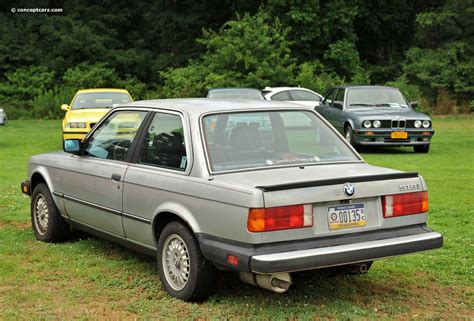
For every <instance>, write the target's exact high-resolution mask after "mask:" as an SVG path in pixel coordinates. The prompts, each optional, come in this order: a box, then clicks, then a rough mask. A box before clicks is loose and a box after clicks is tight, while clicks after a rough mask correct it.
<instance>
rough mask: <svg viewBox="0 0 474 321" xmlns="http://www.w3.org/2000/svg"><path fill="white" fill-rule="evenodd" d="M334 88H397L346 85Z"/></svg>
mask: <svg viewBox="0 0 474 321" xmlns="http://www.w3.org/2000/svg"><path fill="white" fill-rule="evenodd" d="M334 88H340V89H349V88H395V87H392V86H383V85H344V86H335V87H334ZM395 89H396V88H395Z"/></svg>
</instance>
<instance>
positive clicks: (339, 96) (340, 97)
mask: <svg viewBox="0 0 474 321" xmlns="http://www.w3.org/2000/svg"><path fill="white" fill-rule="evenodd" d="M336 101H340V102H343V101H344V89H339V91H338V92H337V95H336Z"/></svg>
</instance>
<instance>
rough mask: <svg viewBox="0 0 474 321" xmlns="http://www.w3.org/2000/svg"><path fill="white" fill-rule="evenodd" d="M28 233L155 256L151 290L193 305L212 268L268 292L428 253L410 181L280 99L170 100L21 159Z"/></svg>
mask: <svg viewBox="0 0 474 321" xmlns="http://www.w3.org/2000/svg"><path fill="white" fill-rule="evenodd" d="M21 188H22V191H23V193H25V194H27V195H30V196H31V220H32V226H33V230H34V233H35V236H36V238H37V239H38V240H40V241H44V242H60V241H63V240H65V239H66V238H67V237H68V233H69V231H70V229H71V227H72V228H77V229H80V230H84V231H87V232H89V233H91V234H94V235H96V236H99V237H102V238H105V239H109V240H112V241H114V242H117V243H120V244H122V245H124V246H128V247H130V248H133V249H136V250H139V251H141V252H144V253H147V254H149V255H152V256H154V257H156V258H157V266H158V273H159V276H160V279H161V283H162V285H163V287H164V289H165V290H166V291H167V292H168V293H170V294H171V295H172V296H174V297H177V298H180V299H183V300H188V301H196V300H203V299H206V298H207V297H208V296H209V295H211V294H212V293H213V290H214V288H215V277H216V271H217V269H227V270H233V271H236V272H238V273H239V275H240V278H241V279H242V280H243V281H244V282H246V283H248V284H252V285H255V286H259V287H262V288H265V289H268V290H271V291H274V292H278V293H282V292H285V291H287V290H288V289H289V288H290V285H291V284H292V278H291V273H292V272H294V271H301V270H311V269H318V268H325V267H336V266H337V267H339V268H340V269H343V270H344V271H347V272H351V273H365V272H367V270H368V269H369V268H370V266H371V265H372V262H373V260H375V259H381V258H386V257H392V256H397V255H402V254H408V253H413V252H418V251H424V250H430V249H435V248H439V247H441V246H442V243H443V238H442V235H441V234H439V233H437V232H434V231H431V230H430V229H429V228H428V227H427V225H426V219H427V216H428V193H427V186H426V184H425V181H424V180H423V178H422V177H421V176H419V175H418V174H417V173H413V172H410V173H407V172H400V171H397V170H392V169H387V168H382V167H376V166H371V165H369V164H367V163H366V162H365V161H364V160H363V159H362V158H361V156H360V155H359V154H358V153H357V152H356V151H355V150H354V148H352V147H351V145H350V144H349V143H348V142H347V141H346V140H345V139H344V137H343V136H341V135H340V134H339V133H338V132H337V131H336V130H335V129H334V128H333V127H332V126H331V125H330V124H329V123H328V122H327V121H325V120H324V119H323V118H321V116H319V114H317V113H316V112H314V111H311V110H308V109H307V108H306V109H305V108H304V107H302V106H299V105H294V104H291V103H287V102H272V101H252V100H217V99H216V100H210V99H175V100H154V101H137V102H133V103H129V104H127V105H123V106H119V107H117V108H114V109H113V110H111V111H110V112H109V113H108V114H107V115H106V116H104V118H103V119H102V120H101V121H100V122H99V123H98V124H97V126H95V128H94V129H93V130H92V131H91V132H90V133H89V134H88V136H86V138H85V139H84V140H82V141H80V140H65V141H64V152H56V153H49V154H43V155H37V156H33V157H32V158H31V159H30V161H29V171H28V179H27V180H26V181H24V182H22V184H21Z"/></svg>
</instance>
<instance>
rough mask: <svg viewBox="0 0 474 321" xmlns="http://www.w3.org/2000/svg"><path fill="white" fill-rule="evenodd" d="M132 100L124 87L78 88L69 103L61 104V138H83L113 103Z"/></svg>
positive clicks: (123, 102) (117, 103)
mask: <svg viewBox="0 0 474 321" xmlns="http://www.w3.org/2000/svg"><path fill="white" fill-rule="evenodd" d="M131 101H132V97H131V96H130V94H129V93H128V91H127V90H125V89H114V88H100V89H82V90H79V91H78V92H77V93H76V95H75V96H74V98H73V99H72V102H71V105H70V106H69V105H67V104H63V105H62V106H61V109H62V110H65V111H66V115H65V116H64V119H63V140H64V139H83V138H84V137H86V135H87V134H88V133H89V131H90V130H91V129H92V127H94V125H95V124H96V123H97V122H98V121H99V120H100V119H101V118H102V116H104V115H105V114H106V113H107V112H109V110H110V109H111V108H113V107H114V106H115V105H119V104H125V103H129V102H131Z"/></svg>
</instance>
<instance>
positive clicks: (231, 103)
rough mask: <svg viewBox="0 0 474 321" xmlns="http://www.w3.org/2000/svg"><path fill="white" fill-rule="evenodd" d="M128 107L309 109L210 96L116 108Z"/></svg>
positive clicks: (190, 111)
mask: <svg viewBox="0 0 474 321" xmlns="http://www.w3.org/2000/svg"><path fill="white" fill-rule="evenodd" d="M127 107H146V108H156V109H168V110H174V111H179V112H182V113H187V114H190V115H202V114H205V113H208V112H227V111H233V110H235V111H237V110H239V111H242V110H249V111H251V110H258V109H285V108H286V109H295V110H297V109H299V110H307V108H304V107H303V106H301V105H298V104H294V103H289V102H283V101H281V102H280V101H269V100H252V99H209V98H178V99H156V100H139V101H134V102H131V103H127V104H123V105H120V106H119V107H116V109H121V108H127Z"/></svg>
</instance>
